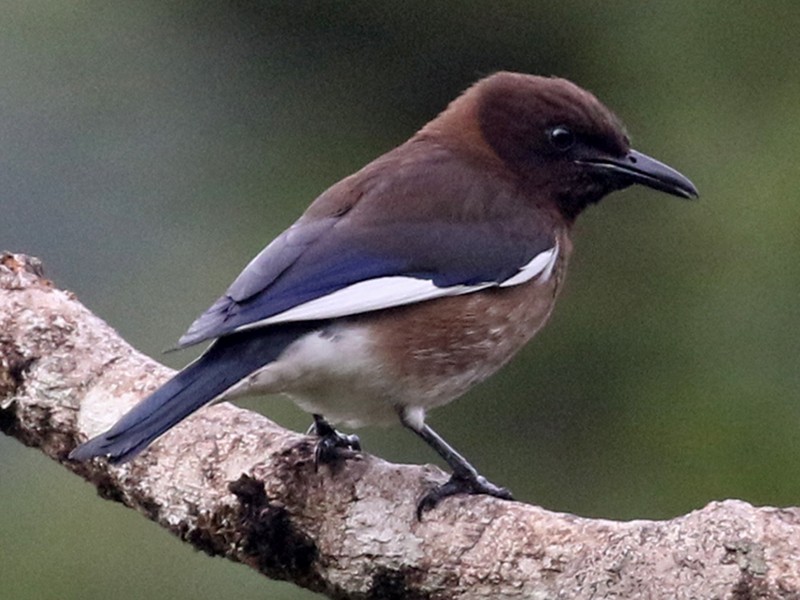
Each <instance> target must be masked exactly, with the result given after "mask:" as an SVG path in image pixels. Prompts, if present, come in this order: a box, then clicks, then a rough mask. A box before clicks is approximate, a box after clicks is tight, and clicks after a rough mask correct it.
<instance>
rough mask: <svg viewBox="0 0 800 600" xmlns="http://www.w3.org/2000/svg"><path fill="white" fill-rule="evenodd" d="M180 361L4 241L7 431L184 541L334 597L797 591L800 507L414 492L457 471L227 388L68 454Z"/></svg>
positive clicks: (2, 350)
mask: <svg viewBox="0 0 800 600" xmlns="http://www.w3.org/2000/svg"><path fill="white" fill-rule="evenodd" d="M170 374H171V371H170V370H169V369H167V368H166V367H163V366H161V365H159V364H158V363H156V362H155V361H153V360H151V359H150V358H147V357H145V356H143V355H141V354H139V353H138V352H136V351H135V350H134V349H133V348H131V347H130V346H129V345H128V344H127V343H125V342H124V341H123V340H122V339H120V338H119V336H118V335H117V334H116V333H115V332H114V331H113V330H112V329H111V328H110V327H109V326H108V325H106V324H105V323H104V322H103V321H101V320H100V319H98V318H97V317H96V316H94V315H92V314H91V313H90V312H89V311H88V310H87V309H86V308H84V307H83V306H82V305H81V304H80V303H79V302H78V301H77V300H76V299H75V298H74V296H73V295H72V294H70V293H69V292H64V291H61V290H58V289H56V288H55V287H53V285H52V284H51V283H50V282H49V281H47V280H45V279H44V278H43V277H42V272H41V266H40V264H39V262H38V261H36V260H35V259H31V258H28V257H25V256H21V255H12V254H3V255H1V256H0V429H2V431H3V432H4V433H6V434H8V435H12V436H14V437H16V438H17V439H19V440H20V441H21V442H23V443H24V444H27V445H29V446H35V447H38V448H40V449H41V450H42V451H43V452H44V453H46V454H47V455H48V456H50V457H51V458H53V459H55V460H57V461H59V462H60V463H62V464H63V465H64V466H66V467H67V468H69V469H71V470H72V471H74V472H75V473H78V474H79V475H81V476H82V477H85V478H86V479H87V480H89V481H90V482H92V483H93V484H94V485H96V487H97V489H98V492H99V493H100V495H101V496H103V497H105V498H109V499H113V500H117V501H119V502H122V503H124V504H125V505H126V506H129V507H131V508H135V509H136V510H138V511H139V512H141V513H143V514H144V515H145V516H147V517H148V518H150V519H152V520H154V521H157V522H158V523H160V524H161V525H162V526H163V527H165V528H167V529H169V530H170V531H172V532H173V533H174V534H176V535H177V536H179V537H180V538H181V539H183V540H185V541H186V542H188V543H190V544H192V545H193V546H194V547H196V548H198V549H200V550H203V551H205V552H207V553H209V554H212V555H222V556H225V557H227V558H229V559H231V560H234V561H238V562H242V563H245V564H248V565H250V566H251V567H253V568H254V569H257V570H258V571H260V572H261V573H263V574H264V575H266V576H268V577H272V578H276V579H286V580H289V581H293V582H294V583H296V584H297V585H300V586H303V587H307V588H309V589H312V590H316V591H319V592H322V593H324V594H327V595H328V596H330V597H332V598H376V599H377V598H380V599H385V598H412V599H413V598H436V599H451V598H452V599H455V598H457V599H462V600H463V599H467V598H526V599H527V598H569V599H573V598H611V597H613V598H737V599H738V598H741V599H744V598H800V510H798V509H796V508H791V509H778V508H753V507H752V506H750V505H749V504H746V503H744V502H740V501H736V500H728V501H725V502H714V503H711V504H709V505H708V506H707V507H705V508H704V509H702V510H699V511H695V512H693V513H690V514H688V515H686V516H683V517H679V518H676V519H673V520H671V521H632V522H628V523H623V522H614V521H607V520H600V519H584V518H580V517H576V516H573V515H567V514H559V513H552V512H547V511H545V510H543V509H541V508H538V507H535V506H528V505H525V504H520V503H516V502H503V501H499V500H495V499H493V498H486V497H458V498H453V499H448V500H447V501H445V502H443V503H442V504H441V505H440V506H439V507H438V508H436V509H435V510H434V511H432V512H430V513H427V514H426V515H425V517H424V519H423V521H422V522H421V523H420V522H417V521H416V519H415V517H414V510H415V506H416V501H417V499H418V498H419V496H420V495H421V494H422V492H423V491H424V490H425V489H427V487H428V486H430V485H431V484H433V483H434V482H441V481H443V480H444V479H445V477H446V476H445V474H444V473H442V472H441V471H440V470H439V469H437V468H435V467H431V466H404V465H394V464H390V463H387V462H385V461H383V460H380V459H378V458H375V457H373V456H369V455H366V454H365V455H363V456H360V457H358V458H356V459H353V460H348V461H347V462H346V463H345V464H344V465H343V466H342V467H341V468H339V469H337V470H336V472H331V470H330V469H329V468H327V467H322V468H320V470H319V471H318V472H317V471H315V469H314V464H313V443H312V440H311V439H310V438H308V437H306V436H303V435H299V434H296V433H292V432H290V431H286V430H284V429H281V428H279V427H278V426H276V425H275V424H274V423H272V422H271V421H269V420H268V419H266V418H264V417H262V416H260V415H258V414H255V413H252V412H249V411H246V410H241V409H238V408H236V407H234V406H232V405H230V404H220V405H217V406H214V407H210V408H207V409H204V410H202V411H200V412H199V413H198V414H197V415H195V416H193V417H192V418H190V419H188V420H187V421H186V422H185V423H184V424H182V425H180V426H178V427H176V428H175V429H174V430H172V431H171V432H169V433H168V434H166V435H165V436H164V437H163V438H162V440H161V441H159V442H157V443H156V444H154V446H153V447H152V449H151V450H150V451H148V452H146V453H144V454H143V455H142V456H141V457H139V458H138V459H137V460H134V461H133V462H132V463H130V464H126V465H123V466H121V467H109V466H108V465H107V464H106V463H105V461H102V460H96V461H93V462H91V463H87V464H78V463H72V462H70V461H68V460H67V458H66V457H67V454H68V453H69V451H70V450H71V449H72V448H73V447H74V446H75V445H76V444H77V443H78V442H79V441H82V440H85V439H86V438H87V437H88V436H91V435H94V434H97V433H99V432H100V431H102V430H104V429H105V428H107V427H108V426H110V425H111V424H112V423H113V422H114V421H115V420H116V419H117V418H118V417H119V416H120V415H121V414H122V413H124V412H125V411H126V410H127V409H128V408H130V407H131V406H132V405H133V404H134V403H135V402H137V401H138V400H139V399H140V398H141V397H142V396H144V395H145V394H147V393H148V392H150V391H152V390H154V389H155V388H156V387H157V386H158V385H159V384H161V383H162V382H163V381H164V380H165V379H167V378H168V377H169V376H170Z"/></svg>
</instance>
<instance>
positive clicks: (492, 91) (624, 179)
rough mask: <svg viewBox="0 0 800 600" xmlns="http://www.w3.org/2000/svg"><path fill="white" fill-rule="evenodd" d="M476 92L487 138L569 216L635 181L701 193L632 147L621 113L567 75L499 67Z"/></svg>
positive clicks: (684, 194) (674, 192)
mask: <svg viewBox="0 0 800 600" xmlns="http://www.w3.org/2000/svg"><path fill="white" fill-rule="evenodd" d="M474 92H475V93H476V94H478V100H477V115H478V121H479V126H480V129H481V133H482V134H483V137H484V138H485V140H486V142H487V143H488V144H489V145H490V146H491V147H492V149H493V151H494V152H495V153H496V154H497V156H498V157H499V158H500V159H501V160H502V161H503V162H504V163H505V164H506V166H507V167H508V168H509V169H510V170H511V171H512V172H513V173H514V174H515V175H517V176H518V177H519V178H520V179H521V180H522V181H523V182H524V183H525V184H527V185H530V186H532V187H533V188H535V189H536V193H537V195H538V196H539V197H541V195H542V194H544V196H546V197H547V198H548V199H549V200H552V201H555V202H556V204H557V205H558V207H559V209H560V210H561V212H562V214H563V215H564V216H565V217H566V218H568V219H569V220H572V219H574V218H575V217H576V216H577V215H578V214H579V213H580V211H581V210H583V209H584V208H585V207H586V206H587V205H589V204H592V203H594V202H597V201H599V200H600V199H601V198H602V197H603V196H605V195H606V194H608V193H609V192H612V191H614V190H619V189H623V188H626V187H628V186H630V185H633V184H635V183H638V184H641V185H645V186H647V187H650V188H653V189H656V190H659V191H662V192H666V193H668V194H672V195H675V196H680V197H684V198H692V197H696V196H697V190H696V189H695V187H694V185H692V183H691V182H690V181H689V180H688V179H687V178H686V177H684V176H683V175H681V174H680V173H678V172H677V171H675V170H674V169H672V168H670V167H668V166H667V165H664V164H662V163H660V162H658V161H656V160H655V159H652V158H650V157H648V156H646V155H644V154H642V153H640V152H637V151H636V150H633V149H632V148H631V147H630V142H629V140H628V136H627V135H626V133H625V129H624V127H623V125H622V123H621V122H620V121H619V119H617V117H616V116H615V115H614V114H613V113H612V112H611V111H610V110H608V109H607V108H606V107H605V106H603V104H601V103H600V102H599V101H598V100H597V99H596V98H595V97H594V96H593V95H592V94H590V93H589V92H587V91H585V90H583V89H581V88H579V87H578V86H576V85H574V84H573V83H571V82H569V81H567V80H565V79H554V78H545V77H535V76H532V75H523V74H518V73H497V74H495V75H493V76H491V77H488V78H487V79H484V80H483V81H481V82H480V83H479V84H477V85H476V86H475V88H474Z"/></svg>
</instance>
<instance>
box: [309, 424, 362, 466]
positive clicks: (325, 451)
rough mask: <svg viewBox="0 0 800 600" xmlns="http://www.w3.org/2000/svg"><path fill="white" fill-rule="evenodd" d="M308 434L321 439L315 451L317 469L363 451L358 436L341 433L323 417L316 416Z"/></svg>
mask: <svg viewBox="0 0 800 600" xmlns="http://www.w3.org/2000/svg"><path fill="white" fill-rule="evenodd" d="M308 433H309V435H316V436H317V437H318V438H319V440H318V441H317V446H316V448H315V449H314V468H315V469H317V468H319V465H320V464H321V463H334V462H336V461H338V460H340V459H342V458H347V457H349V456H352V455H353V454H354V453H355V452H359V451H360V450H361V440H360V439H358V436H357V435H346V434H344V433H339V432H338V431H336V430H335V429H334V428H333V427H332V426H331V424H330V423H328V422H327V421H326V420H325V418H324V417H323V416H322V415H314V423H313V424H312V425H311V427H309V428H308Z"/></svg>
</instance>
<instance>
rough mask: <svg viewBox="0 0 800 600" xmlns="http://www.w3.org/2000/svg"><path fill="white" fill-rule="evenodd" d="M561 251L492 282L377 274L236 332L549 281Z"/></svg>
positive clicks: (548, 252)
mask: <svg viewBox="0 0 800 600" xmlns="http://www.w3.org/2000/svg"><path fill="white" fill-rule="evenodd" d="M558 250H559V248H558V243H556V245H555V246H553V247H552V248H550V249H548V250H545V251H543V252H540V253H539V254H537V255H536V256H534V257H533V258H532V259H531V260H530V262H528V263H527V264H526V265H524V266H523V267H521V268H520V269H519V271H517V273H516V274H514V275H512V276H511V277H509V278H508V279H506V280H505V281H501V282H497V281H489V282H486V283H478V284H475V285H454V286H450V287H437V286H436V285H434V283H433V282H432V281H431V280H429V279H418V278H415V277H404V276H392V277H377V278H375V279H367V280H366V281H359V282H358V283H354V284H352V285H349V286H347V287H345V288H342V289H341V290H337V291H335V292H333V293H331V294H328V295H327V296H322V297H321V298H315V299H314V300H309V301H308V302H304V303H303V304H298V305H297V306H294V307H292V308H290V309H288V310H285V311H283V312H281V313H278V314H277V315H273V316H271V317H268V318H266V319H262V320H260V321H256V322H254V323H248V324H247V325H242V326H241V327H237V328H236V329H235V331H242V330H244V329H253V328H255V327H262V326H264V325H272V324H274V323H287V322H290V321H312V320H319V319H335V318H337V317H346V316H350V315H357V314H360V313H365V312H370V311H373V310H380V309H383V308H392V307H396V306H404V305H406V304H415V303H417V302H423V301H424V300H433V299H434V298H445V297H447V296H462V295H464V294H471V293H472V292H477V291H479V290H484V289H487V288H491V287H511V286H514V285H520V284H522V283H525V282H527V281H530V280H531V279H533V278H534V277H537V276H539V277H540V279H541V280H542V281H543V282H544V281H548V280H549V279H550V277H551V276H552V274H553V268H554V267H555V264H556V260H557V259H558Z"/></svg>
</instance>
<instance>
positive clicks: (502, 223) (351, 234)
mask: <svg viewBox="0 0 800 600" xmlns="http://www.w3.org/2000/svg"><path fill="white" fill-rule="evenodd" d="M387 156H390V155H387ZM379 166H380V165H379ZM446 166H447V165H446V162H445V161H442V163H434V164H432V165H431V164H428V165H426V168H425V169H424V170H419V171H418V172H414V170H413V169H412V170H410V171H409V170H408V169H407V168H406V169H405V170H402V169H400V170H397V169H395V170H394V171H393V179H390V180H389V182H388V183H387V181H386V178H384V179H383V180H382V179H380V178H376V177H374V174H372V173H370V171H369V170H368V169H369V167H368V168H367V169H365V171H362V172H361V173H360V174H357V175H356V176H354V177H356V178H358V177H359V176H360V177H361V180H359V179H356V181H355V182H354V181H352V180H344V181H343V182H341V183H340V184H337V186H334V187H333V188H331V189H330V190H328V191H327V192H326V193H325V194H323V195H322V196H321V197H320V198H319V199H318V200H317V201H316V202H315V204H314V205H312V207H311V208H310V209H309V211H307V213H306V214H305V215H304V216H303V217H302V218H301V219H300V220H299V221H298V222H297V223H295V224H294V225H293V226H292V227H290V228H289V229H288V230H286V231H285V232H284V233H282V234H281V235H280V236H278V237H277V238H276V239H275V240H274V241H273V242H272V243H271V244H270V245H269V246H267V247H266V248H265V249H264V250H263V251H262V252H261V253H260V254H259V255H258V256H256V257H255V258H254V259H253V260H252V261H251V262H250V264H249V265H247V267H246V268H245V269H244V271H242V273H241V274H240V275H239V276H238V277H237V278H236V280H235V281H234V282H233V284H231V286H230V287H229V288H228V290H227V292H226V293H225V295H223V296H222V297H221V298H220V299H219V300H217V301H216V302H215V303H214V304H213V305H212V306H211V307H210V308H209V309H208V310H207V311H206V312H205V313H203V314H202V315H201V316H200V317H199V318H198V319H197V320H196V321H195V322H194V323H193V324H192V326H191V327H190V328H189V330H188V331H187V333H186V334H185V335H184V336H183V337H182V338H181V339H180V342H179V344H180V346H181V347H183V346H188V345H191V344H195V343H198V342H201V341H203V340H207V339H211V338H217V337H220V336H223V335H226V334H229V333H231V332H233V331H238V330H242V329H247V328H252V327H261V326H268V325H271V324H274V323H281V322H289V321H306V320H321V319H330V318H336V317H341V316H346V315H352V314H359V313H363V312H369V311H372V310H379V309H383V308H390V307H393V306H401V305H404V304H410V303H414V302H421V301H425V300H429V299H433V298H437V297H442V296H450V295H460V294H466V293H471V292H474V291H477V290H480V289H485V288H487V287H493V286H504V285H516V284H519V283H522V282H524V281H528V280H530V279H532V278H534V277H541V276H548V277H549V274H550V272H551V271H552V269H553V265H554V264H555V261H556V259H557V257H558V247H557V244H556V242H555V239H554V237H553V234H552V232H551V231H550V230H549V229H548V228H547V227H544V226H543V224H542V223H540V222H539V221H538V219H537V216H536V212H535V211H531V210H529V207H528V206H526V205H525V204H523V203H522V202H520V203H518V204H519V206H517V208H518V209H519V210H518V211H517V212H518V214H512V215H509V214H508V212H507V211H501V212H500V213H498V212H497V211H496V210H495V209H494V208H493V203H494V202H495V201H496V199H497V198H496V196H497V195H498V194H500V193H505V192H503V191H502V190H497V189H494V188H492V187H491V186H481V185H475V184H464V185H463V186H461V187H459V186H458V185H455V186H454V185H453V182H452V181H449V182H448V181H447V179H446V177H445V175H446V168H445V173H444V174H443V173H442V168H444V167H446ZM456 183H457V182H456ZM445 193H447V194H455V195H456V199H455V201H454V200H453V199H452V198H447V197H443V196H444V194H445ZM353 198H356V199H357V201H353ZM505 200H506V202H505V204H509V202H510V199H509V198H505ZM512 200H513V199H512ZM403 202H404V203H406V205H407V209H408V210H398V203H403ZM510 205H511V206H512V208H513V207H515V206H516V204H515V203H514V202H510ZM315 206H316V207H317V208H315ZM320 207H322V208H320ZM326 207H328V208H326ZM342 207H345V208H346V210H345V209H343V208H342ZM437 207H439V208H437ZM459 207H461V208H460V209H459ZM320 213H322V214H320ZM326 213H327V214H326Z"/></svg>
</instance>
